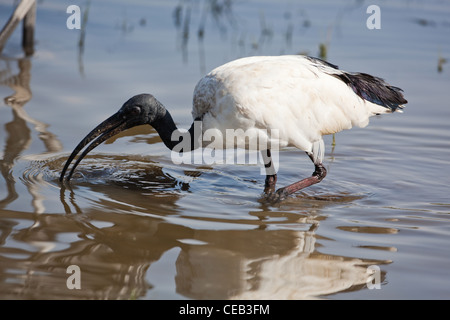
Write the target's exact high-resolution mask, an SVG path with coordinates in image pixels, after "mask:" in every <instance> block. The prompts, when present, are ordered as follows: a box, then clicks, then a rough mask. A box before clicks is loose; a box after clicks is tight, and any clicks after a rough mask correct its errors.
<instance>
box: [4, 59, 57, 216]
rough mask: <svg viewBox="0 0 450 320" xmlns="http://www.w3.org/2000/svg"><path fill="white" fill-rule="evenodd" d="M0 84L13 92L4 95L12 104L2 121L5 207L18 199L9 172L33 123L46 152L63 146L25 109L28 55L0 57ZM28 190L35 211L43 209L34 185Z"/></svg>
mask: <svg viewBox="0 0 450 320" xmlns="http://www.w3.org/2000/svg"><path fill="white" fill-rule="evenodd" d="M15 64H17V68H18V70H19V71H18V73H17V74H13V72H12V70H13V69H14V65H15ZM0 66H1V67H0V85H4V86H8V87H10V88H11V89H12V90H14V93H13V94H12V95H10V96H8V97H6V98H4V101H5V103H6V104H7V105H8V106H10V107H11V109H12V114H13V119H12V121H11V122H9V123H7V124H5V131H6V132H7V138H6V141H5V147H4V153H3V154H4V156H3V158H2V159H0V172H1V174H2V176H3V178H4V180H5V183H6V190H7V194H6V196H5V197H4V198H3V199H1V200H0V208H5V207H6V206H7V205H8V204H10V203H12V202H13V201H15V200H16V199H17V198H18V195H17V192H16V188H15V179H14V177H13V175H12V172H13V167H14V163H15V161H16V160H17V159H18V158H19V157H20V155H21V154H22V153H23V151H25V150H26V149H27V148H28V147H29V146H30V144H31V142H32V138H31V130H30V128H29V127H28V125H29V124H31V125H32V127H33V129H34V130H36V131H37V132H38V136H39V139H41V141H42V142H43V143H44V145H45V147H46V150H47V152H49V153H50V152H57V151H60V150H61V149H62V145H61V142H60V141H59V140H58V139H57V137H56V136H55V135H54V134H53V133H51V132H50V131H49V130H48V129H47V127H48V125H47V124H46V123H43V122H42V121H40V120H37V119H34V118H32V117H30V116H29V115H28V114H27V112H26V111H25V109H24V105H25V104H26V103H27V102H28V101H30V100H31V97H32V92H31V88H30V79H31V58H30V57H25V58H19V59H13V58H7V57H2V58H1V59H0ZM27 188H28V191H29V193H30V195H32V197H33V201H32V204H33V207H34V210H35V211H36V212H43V211H44V208H43V206H42V198H41V197H40V195H39V193H38V190H36V187H35V186H34V185H33V184H27Z"/></svg>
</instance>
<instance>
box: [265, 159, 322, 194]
mask: <svg viewBox="0 0 450 320" xmlns="http://www.w3.org/2000/svg"><path fill="white" fill-rule="evenodd" d="M308 155H309V157H310V158H311V160H313V157H312V155H310V154H308ZM314 166H315V170H314V172H313V174H312V176H311V177H309V178H305V179H303V180H300V181H298V182H295V183H293V184H290V185H288V186H286V187H283V188H280V189H278V190H277V191H276V192H275V193H272V194H270V195H269V198H268V199H269V201H272V202H277V201H281V200H283V199H285V198H286V197H287V196H289V195H291V194H293V193H295V192H297V191H299V190H301V189H303V188H306V187H309V186H311V185H313V184H316V183H319V182H320V181H322V180H323V178H325V176H326V175H327V170H326V169H325V167H324V166H323V165H322V163H315V164H314ZM266 181H267V178H266Z"/></svg>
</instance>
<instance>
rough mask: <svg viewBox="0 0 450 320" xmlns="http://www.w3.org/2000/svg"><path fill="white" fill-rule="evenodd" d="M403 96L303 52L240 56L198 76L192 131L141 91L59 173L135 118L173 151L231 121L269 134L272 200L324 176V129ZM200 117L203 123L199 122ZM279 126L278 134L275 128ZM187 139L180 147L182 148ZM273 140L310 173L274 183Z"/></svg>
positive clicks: (265, 148)
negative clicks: (304, 161) (307, 163)
mask: <svg viewBox="0 0 450 320" xmlns="http://www.w3.org/2000/svg"><path fill="white" fill-rule="evenodd" d="M406 103H407V101H406V100H405V98H404V97H403V94H402V90H401V89H400V88H398V87H394V86H391V85H389V84H388V83H386V82H385V81H384V80H383V79H381V78H378V77H374V76H371V75H369V74H366V73H355V72H346V71H342V70H340V69H338V67H337V66H336V65H333V64H331V63H328V62H325V61H323V60H321V59H318V58H313V57H308V56H301V55H286V56H256V57H247V58H241V59H238V60H234V61H231V62H229V63H226V64H224V65H222V66H220V67H218V68H216V69H214V70H212V71H211V72H210V73H209V74H207V75H206V76H204V77H203V78H202V79H201V80H200V81H199V82H198V84H197V86H196V87H195V90H194V97H193V108H192V116H193V119H194V123H193V124H192V126H191V127H190V129H189V130H188V131H187V132H186V131H184V133H182V130H181V131H180V129H178V128H177V126H176V125H175V123H174V121H173V119H172V116H171V115H170V113H169V111H167V109H166V108H165V107H164V106H163V105H162V103H161V102H159V101H158V100H157V99H156V98H155V97H154V96H152V95H150V94H139V95H136V96H134V97H132V98H131V99H129V100H128V101H127V102H125V104H124V105H123V106H122V107H121V108H120V110H119V111H118V112H117V113H115V114H114V115H112V116H111V117H109V118H108V119H106V120H105V121H103V122H102V123H101V124H99V125H98V126H97V127H96V128H95V129H93V130H92V131H91V132H90V133H89V134H88V135H87V136H86V137H85V138H84V139H83V140H81V142H80V143H79V144H78V145H77V146H76V148H75V149H74V150H73V152H72V154H71V155H70V156H69V158H68V159H67V162H66V164H65V166H64V168H63V170H62V173H61V176H60V181H63V179H64V176H65V173H66V171H67V169H68V167H69V165H70V163H71V162H72V161H73V160H74V158H75V156H76V155H77V154H78V153H79V152H80V151H81V150H82V149H83V148H84V147H85V146H86V145H87V144H88V143H90V142H91V141H93V142H92V143H91V144H90V145H89V146H88V147H87V148H86V149H85V150H84V152H83V153H82V154H81V155H80V156H79V158H78V159H77V161H76V162H75V163H74V165H73V167H72V169H71V171H70V172H69V174H68V176H67V180H70V178H71V176H72V174H73V172H74V170H75V168H76V166H77V165H78V164H79V162H80V161H81V160H82V159H83V158H84V157H85V156H86V155H87V154H88V153H89V152H90V151H91V150H92V149H94V148H95V147H97V146H98V145H99V144H101V143H102V142H104V141H105V140H107V139H108V138H110V137H112V136H114V135H116V134H118V133H119V132H121V131H123V130H126V129H128V128H131V127H134V126H138V125H143V124H149V125H151V126H152V127H153V128H155V129H156V131H157V132H158V134H159V135H160V137H161V139H162V141H163V142H164V144H165V145H166V146H167V147H168V148H169V149H170V150H172V152H174V151H175V150H176V151H177V152H187V151H191V150H193V149H196V148H198V147H205V146H207V145H209V144H210V143H211V142H210V141H202V133H205V132H206V131H207V130H213V131H214V132H216V133H218V134H221V135H222V136H223V137H225V136H226V130H227V129H234V130H240V129H241V130H240V131H239V132H247V133H248V132H253V133H252V134H255V135H259V137H263V138H264V139H265V143H264V144H263V143H259V144H257V145H256V149H258V150H259V151H261V154H262V155H263V159H264V163H265V167H266V172H265V175H266V179H265V193H266V194H267V197H268V198H269V199H271V200H281V199H284V198H285V197H286V196H288V195H290V194H292V193H294V192H296V191H298V190H300V189H303V188H305V187H308V186H310V185H312V184H315V183H318V182H320V181H322V179H323V178H324V177H325V176H326V173H327V172H326V170H325V167H324V166H323V164H322V162H323V159H324V150H325V147H324V142H323V138H322V136H323V135H327V134H334V133H337V132H339V131H341V130H344V129H350V128H352V127H353V126H359V127H365V126H366V125H367V124H368V123H369V118H370V117H371V116H373V115H379V114H383V113H393V112H396V111H397V112H401V109H402V108H403V107H404V106H403V105H404V104H406ZM199 122H200V124H201V126H200V130H198V126H197V127H196V125H195V123H199ZM196 128H197V129H196ZM275 130H276V132H277V134H276V137H275V136H274V135H272V134H271V132H274V131H275ZM199 131H200V132H199ZM186 133H187V134H188V137H187V138H189V143H188V144H186V141H182V140H185V139H187V138H186ZM275 139H276V140H277V141H274V140H275ZM233 140H234V139H233ZM182 142H184V144H183V148H182V149H180V148H177V145H179V144H181V143H182ZM275 142H276V145H277V147H280V148H282V147H288V146H292V147H296V148H298V149H300V150H303V151H305V152H306V153H307V155H308V156H309V158H310V159H311V160H312V162H313V163H314V166H315V170H314V172H313V174H312V176H311V177H308V178H305V179H303V180H300V181H298V182H295V183H293V184H291V185H288V186H286V187H283V188H280V189H278V190H277V191H275V184H276V180H277V175H276V172H275V171H274V169H273V167H274V166H273V163H272V161H271V160H272V159H271V145H272V144H273V143H275ZM234 145H235V144H233V143H232V145H230V144H227V145H224V146H223V147H225V148H227V147H233V146H234ZM215 147H217V145H216V146H215Z"/></svg>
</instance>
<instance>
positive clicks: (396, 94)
mask: <svg viewBox="0 0 450 320" xmlns="http://www.w3.org/2000/svg"><path fill="white" fill-rule="evenodd" d="M333 75H334V76H336V77H338V78H339V79H341V80H342V81H344V82H345V83H346V84H347V85H348V86H349V87H350V88H352V90H353V91H354V92H355V93H356V94H357V95H358V96H359V97H361V98H362V99H364V100H367V101H370V102H372V103H375V104H378V105H381V106H384V107H386V108H389V109H391V111H392V112H394V111H396V110H397V109H402V108H403V105H404V104H406V103H407V102H408V101H407V100H406V99H405V98H404V96H403V94H402V92H403V90H402V89H400V88H398V87H394V86H391V85H389V84H388V83H386V82H385V81H384V80H383V79H381V78H378V77H374V76H371V75H370V74H367V73H350V72H343V73H341V74H333Z"/></svg>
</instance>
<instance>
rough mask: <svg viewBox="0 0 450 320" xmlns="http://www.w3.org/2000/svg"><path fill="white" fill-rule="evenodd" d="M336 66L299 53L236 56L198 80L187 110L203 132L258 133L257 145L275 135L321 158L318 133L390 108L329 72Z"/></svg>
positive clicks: (363, 121)
mask: <svg viewBox="0 0 450 320" xmlns="http://www.w3.org/2000/svg"><path fill="white" fill-rule="evenodd" d="M339 72H342V71H340V70H337V69H334V68H331V67H329V66H327V65H324V64H320V63H315V61H314V60H310V59H307V58H305V57H304V56H300V55H292V56H276V57H265V56H261V57H249V58H242V59H238V60H235V61H232V62H230V63H227V64H224V65H222V66H220V67H218V68H216V69H214V70H213V71H211V72H210V73H209V74H208V75H206V76H205V77H203V78H202V79H201V80H200V81H199V82H198V84H197V86H196V88H195V91H194V98H193V111H192V115H193V117H194V119H195V118H197V117H200V118H201V119H202V123H203V132H207V131H209V134H210V135H211V134H212V135H213V136H216V137H217V136H218V135H221V136H223V137H225V136H226V130H227V129H233V130H238V129H242V130H243V131H246V132H247V134H248V135H252V136H253V135H254V136H259V139H260V143H259V144H258V147H257V148H258V149H264V145H268V146H270V143H271V142H270V140H271V139H272V143H274V142H275V141H274V140H273V139H276V140H277V141H276V143H277V144H278V145H279V146H280V147H285V146H294V147H297V148H299V149H301V150H304V151H306V152H307V153H309V154H311V155H313V160H314V162H315V163H321V162H322V160H323V155H324V145H323V139H322V136H323V135H326V134H333V133H336V132H339V131H342V130H344V129H350V128H352V126H359V127H364V126H366V125H367V124H368V123H369V117H371V116H373V115H375V114H381V113H387V112H390V110H389V109H388V108H385V107H383V106H380V105H377V104H374V103H371V102H369V101H366V100H364V99H362V98H360V97H359V96H358V95H357V94H356V93H355V92H354V91H353V90H352V89H351V88H350V87H348V86H347V85H346V84H345V83H344V82H343V81H341V80H340V79H338V78H336V77H334V76H332V75H330V74H335V73H339ZM274 132H276V133H277V134H276V135H273V133H274ZM262 138H263V139H262ZM264 139H266V140H267V139H268V140H267V141H269V142H268V143H267V142H264V141H263V140H264ZM208 145H209V146H211V143H210V142H204V146H208ZM214 147H216V148H217V147H220V146H219V145H214ZM224 147H227V146H224ZM228 147H229V145H228ZM247 147H249V146H248V144H247ZM250 148H251V146H250Z"/></svg>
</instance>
